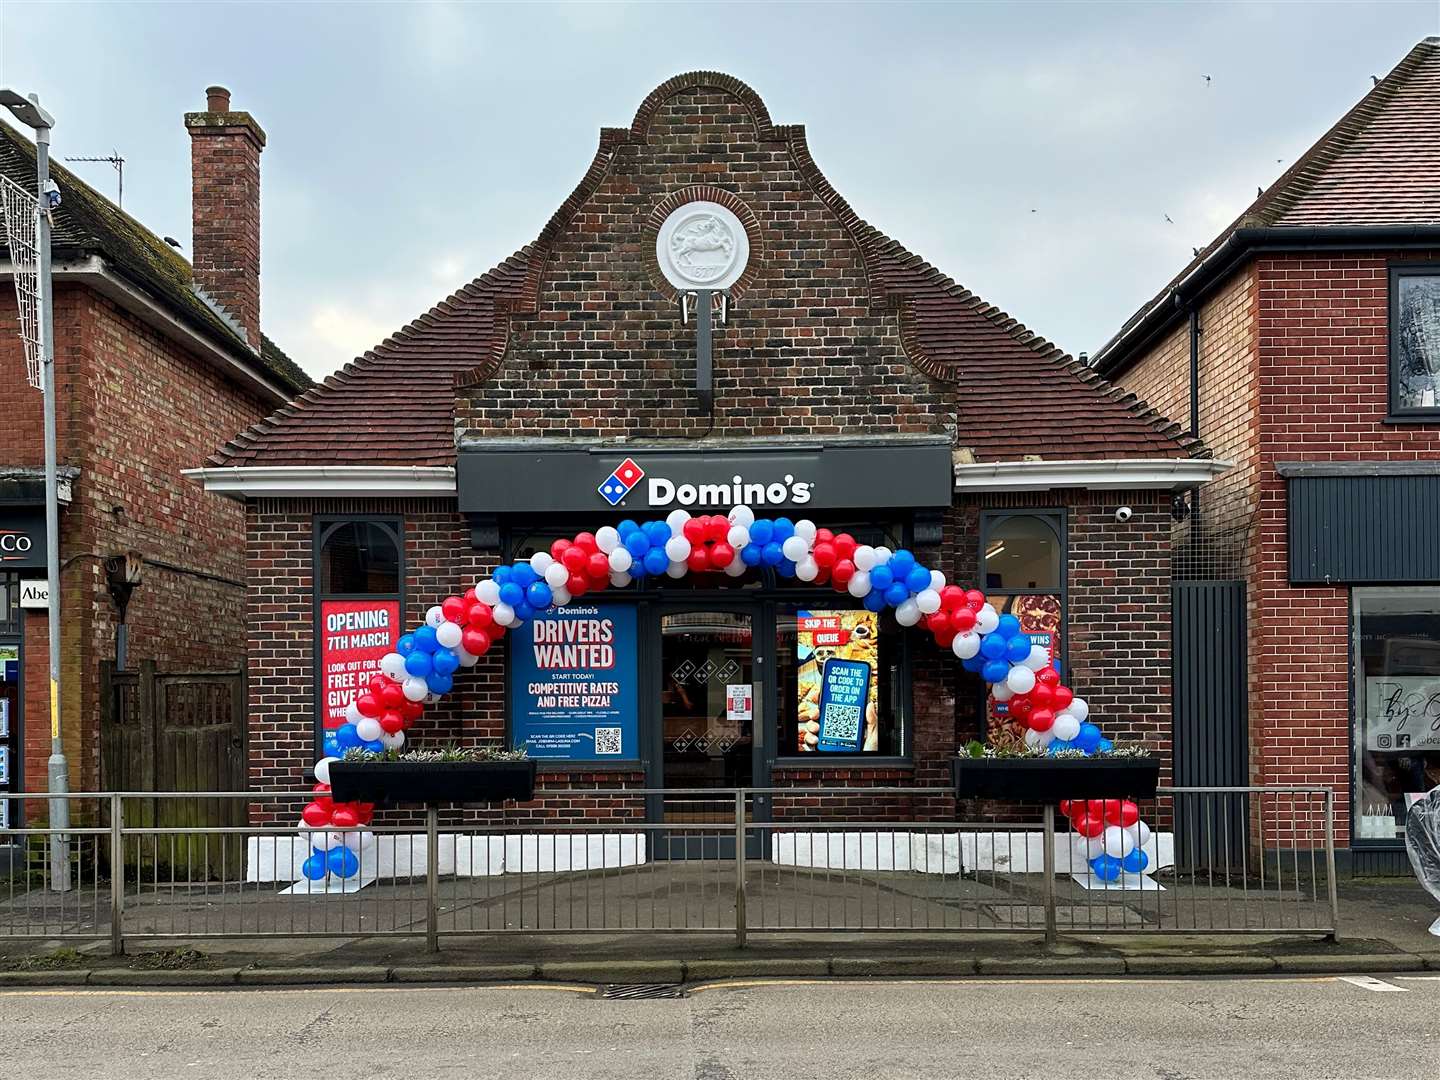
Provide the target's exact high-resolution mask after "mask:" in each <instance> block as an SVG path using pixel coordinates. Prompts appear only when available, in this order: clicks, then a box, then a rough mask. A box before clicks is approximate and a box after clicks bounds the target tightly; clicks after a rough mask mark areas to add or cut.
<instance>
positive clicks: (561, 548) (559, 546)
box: [550, 539, 570, 560]
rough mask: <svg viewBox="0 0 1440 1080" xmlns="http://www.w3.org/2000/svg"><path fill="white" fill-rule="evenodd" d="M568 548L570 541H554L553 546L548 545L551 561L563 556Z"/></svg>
mask: <svg viewBox="0 0 1440 1080" xmlns="http://www.w3.org/2000/svg"><path fill="white" fill-rule="evenodd" d="M569 546H570V541H569V540H564V539H561V540H556V541H555V542H554V543H553V544H551V545H550V557H551V558H552V559H556V560H558V559H559V558H560V557H561V556H562V555H564V554H565V550H566V549H567V548H568V547H569Z"/></svg>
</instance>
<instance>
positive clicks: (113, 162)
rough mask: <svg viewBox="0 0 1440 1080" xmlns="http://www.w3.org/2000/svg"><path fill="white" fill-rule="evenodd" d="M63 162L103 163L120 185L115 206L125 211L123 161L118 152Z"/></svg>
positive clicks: (71, 158) (69, 158)
mask: <svg viewBox="0 0 1440 1080" xmlns="http://www.w3.org/2000/svg"><path fill="white" fill-rule="evenodd" d="M65 160H66V161H72V162H82V161H103V162H105V163H106V164H107V165H109V166H110V167H111V168H112V169H114V170H115V175H116V177H117V178H118V179H119V184H120V190H119V192H118V193H117V194H116V196H115V205H116V206H118V207H119V208H120V209H121V210H123V209H125V159H124V158H123V157H121V156H120V151H119V150H112V151H110V153H109V154H108V155H105V156H102V157H67V158H66V159H65Z"/></svg>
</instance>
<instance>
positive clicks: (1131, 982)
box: [689, 975, 1400, 994]
mask: <svg viewBox="0 0 1440 1080" xmlns="http://www.w3.org/2000/svg"><path fill="white" fill-rule="evenodd" d="M1201 981H1207V982H1214V981H1219V982H1269V983H1328V982H1330V981H1332V979H1331V976H1329V975H1281V976H1274V975H1248V976H1235V977H1233V978H1230V977H1225V976H1220V977H1218V979H1203V980H1202V979H1200V978H1196V977H1194V976H1189V977H1175V978H1153V979H1152V978H1141V977H1133V976H1128V975H1112V976H1108V977H1105V978H1085V977H1082V978H1049V979H1034V978H1025V979H1008V978H996V977H990V976H984V975H972V976H970V977H969V978H960V979H954V978H951V979H946V978H938V979H904V978H887V977H884V976H879V977H874V978H866V979H865V980H864V982H865V984H866V985H870V986H969V987H976V988H980V989H985V988H989V987H992V986H1157V985H1166V984H1168V985H1172V986H1186V985H1193V984H1194V983H1196V982H1201ZM855 982H856V978H855V977H854V976H844V975H836V976H833V977H823V978H822V977H816V978H813V979H785V978H779V977H776V978H755V979H716V980H714V981H711V982H705V983H701V984H699V985H696V986H691V987H689V990H690V993H692V994H699V993H703V992H704V991H706V990H735V989H745V988H747V987H757V986H829V985H833V984H835V983H850V984H854V983H855ZM1395 989H1397V990H1398V989H1400V987H1395Z"/></svg>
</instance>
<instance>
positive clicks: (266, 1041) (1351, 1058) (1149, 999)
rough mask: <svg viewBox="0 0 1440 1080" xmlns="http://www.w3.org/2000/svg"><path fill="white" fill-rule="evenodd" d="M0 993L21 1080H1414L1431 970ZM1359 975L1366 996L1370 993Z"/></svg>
mask: <svg viewBox="0 0 1440 1080" xmlns="http://www.w3.org/2000/svg"><path fill="white" fill-rule="evenodd" d="M1381 983H1382V986H1383V987H1390V988H1391V989H1388V990H1387V989H1383V988H1382V987H1377V986H1375V985H1374V982H1373V980H1372V981H1371V982H1369V983H1367V980H1366V979H1365V978H1361V979H1359V980H1357V981H1344V980H1341V979H1335V978H1328V977H1327V978H1314V979H1231V980H1198V979H1192V980H1178V979H1177V980H1171V981H1162V980H1154V981H1139V980H1124V979H1115V980H1083V979H1070V980H1063V981H1061V980H1055V981H1021V980H969V981H964V982H921V981H911V982H879V981H875V982H783V983H781V982H768V983H761V982H756V983H750V984H739V985H733V984H732V985H716V986H712V987H702V988H699V989H697V990H694V991H692V993H691V994H690V996H688V997H686V998H684V999H680V1000H649V1001H606V1000H600V999H599V998H597V997H596V995H595V993H594V991H593V990H584V989H582V988H574V989H569V990H567V989H557V988H554V987H525V986H495V987H463V988H462V987H456V988H449V987H413V988H411V987H399V986H396V987H373V988H367V987H353V988H319V987H304V988H295V989H293V990H292V989H287V990H240V989H237V990H218V991H217V990H204V991H199V990H197V991H192V992H184V991H146V990H119V989H117V990H99V989H97V990H68V991H67V990H58V989H57V990H49V991H41V990H23V991H21V990H16V991H3V992H0V1040H3V1050H0V1054H3V1061H4V1063H5V1068H4V1070H3V1073H4V1075H5V1076H7V1077H16V1078H24V1080H51V1078H57V1080H58V1078H68V1077H83V1078H85V1080H96V1078H104V1080H132V1078H133V1080H172V1078H179V1077H184V1078H186V1080H196V1078H209V1077H223V1078H227V1080H228V1078H243V1080H307V1078H310V1077H315V1078H323V1080H348V1078H352V1077H353V1078H370V1077H384V1078H386V1080H402V1078H410V1077H414V1078H417V1080H443V1078H450V1077H463V1078H465V1080H479V1078H487V1080H488V1078H491V1077H495V1078H500V1077H504V1078H505V1080H531V1078H534V1080H581V1078H584V1080H589V1078H610V1077H614V1078H617V1080H619V1078H623V1080H652V1078H655V1080H659V1078H666V1080H669V1078H675V1080H681V1078H683V1080H759V1078H771V1077H776V1078H781V1080H811V1078H814V1080H848V1078H852V1077H855V1078H864V1080H882V1078H890V1077H906V1078H907V1080H908V1078H916V1077H921V1078H927V1080H928V1078H949V1077H957V1078H958V1077H965V1078H970V1077H976V1078H983V1080H1009V1078H1019V1077H1027V1078H1028V1077H1043V1078H1045V1080H1069V1078H1072V1077H1073V1078H1083V1080H1123V1078H1131V1077H1135V1078H1144V1080H1192V1078H1193V1080H1200V1078H1210V1077H1215V1078H1223V1080H1233V1078H1235V1077H1239V1076H1244V1077H1246V1078H1247V1080H1269V1078H1273V1077H1287V1078H1293V1077H1300V1078H1304V1080H1321V1078H1325V1077H1336V1078H1344V1080H1360V1078H1368V1077H1376V1078H1384V1080H1405V1078H1408V1077H1425V1078H1426V1080H1430V1078H1433V1076H1434V1075H1435V1062H1436V1061H1437V1060H1440V1044H1437V1039H1436V1032H1437V1031H1440V976H1432V977H1429V978H1426V977H1423V976H1414V977H1404V976H1392V977H1387V978H1385V979H1383V980H1381ZM1361 984H1365V985H1361Z"/></svg>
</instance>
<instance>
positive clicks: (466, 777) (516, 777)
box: [329, 747, 535, 804]
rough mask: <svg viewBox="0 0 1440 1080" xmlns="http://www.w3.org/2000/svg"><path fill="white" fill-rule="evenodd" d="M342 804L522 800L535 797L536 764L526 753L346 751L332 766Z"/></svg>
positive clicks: (490, 749)
mask: <svg viewBox="0 0 1440 1080" xmlns="http://www.w3.org/2000/svg"><path fill="white" fill-rule="evenodd" d="M329 775H330V786H331V790H332V793H333V795H334V798H335V799H337V800H339V801H347V802H348V801H358V802H367V803H380V804H394V803H441V802H452V803H495V802H505V801H507V800H510V799H515V800H518V801H521V802H524V801H526V800H529V799H531V798H533V797H534V795H535V762H534V761H533V760H531V759H530V758H528V757H527V756H526V754H525V751H524V750H505V749H501V748H498V747H465V748H456V747H447V748H446V749H443V750H410V751H405V752H402V751H399V750H382V751H378V752H377V751H370V750H361V749H351V750H347V751H346V753H345V755H344V757H342V758H339V759H338V760H334V761H331V762H330V766H329Z"/></svg>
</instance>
